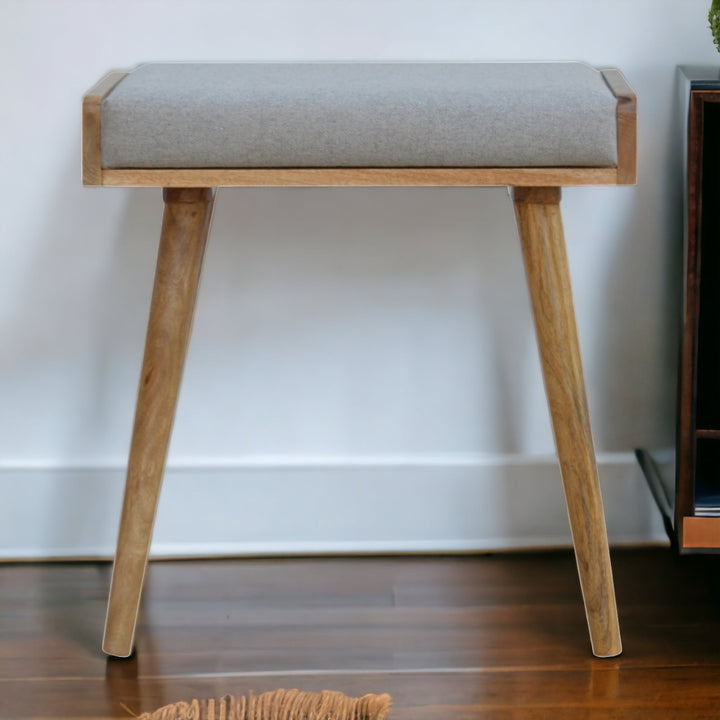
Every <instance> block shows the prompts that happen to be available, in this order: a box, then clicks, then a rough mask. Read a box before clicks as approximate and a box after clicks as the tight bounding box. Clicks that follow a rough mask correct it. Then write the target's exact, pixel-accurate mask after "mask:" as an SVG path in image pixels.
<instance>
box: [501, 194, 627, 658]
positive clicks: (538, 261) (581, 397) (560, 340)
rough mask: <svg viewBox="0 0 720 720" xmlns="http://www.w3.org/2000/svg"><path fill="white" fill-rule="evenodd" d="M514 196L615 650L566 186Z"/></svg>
mask: <svg viewBox="0 0 720 720" xmlns="http://www.w3.org/2000/svg"><path fill="white" fill-rule="evenodd" d="M513 200H514V203H515V214H516V217H517V223H518V230H519V232H520V239H521V242H522V247H523V255H524V259H525V271H526V273H527V279H528V286H529V289H530V297H531V300H532V306H533V313H534V317H535V329H536V332H537V339H538V347H539V350H540V360H541V363H542V369H543V376H544V379H545V391H546V393H547V398H548V404H549V406H550V415H551V417H552V424H553V431H554V434H555V444H556V447H557V452H558V456H559V459H560V471H561V474H562V478H563V484H564V486H565V497H566V500H567V506H568V514H569V516H570V527H571V530H572V537H573V544H574V546H575V557H576V559H577V565H578V573H579V575H580V586H581V588H582V593H583V601H584V603H585V612H586V614H587V621H588V627H589V630H590V642H591V643H592V648H593V653H594V654H595V655H597V656H598V657H613V656H615V655H619V654H620V653H621V652H622V645H621V642H620V629H619V626H618V618H617V607H616V604H615V590H614V587H613V578H612V569H611V567H610V554H609V552H608V541H607V531H606V528H605V515H604V513H603V506H602V497H601V495H600V485H599V482H598V474H597V465H596V463H595V451H594V449H593V441H592V435H591V432H590V419H589V416H588V408H587V400H586V396H585V382H584V379H583V371H582V363H581V360H580V347H579V343H578V337H577V329H576V325H575V311H574V309H573V300H572V291H571V288H570V274H569V271H568V263H567V255H566V251H565V238H564V235H563V227H562V218H561V216H560V188H515V189H514V191H513Z"/></svg>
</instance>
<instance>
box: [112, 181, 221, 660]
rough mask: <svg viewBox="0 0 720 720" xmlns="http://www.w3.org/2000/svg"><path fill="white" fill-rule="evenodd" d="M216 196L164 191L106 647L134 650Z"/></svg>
mask: <svg viewBox="0 0 720 720" xmlns="http://www.w3.org/2000/svg"><path fill="white" fill-rule="evenodd" d="M214 194H215V191H214V190H212V189H208V188H193V189H174V188H173V189H165V190H164V193H163V199H164V201H165V213H164V216H163V225H162V234H161V237H160V250H159V253H158V260H157V268H156V271H155V285H154V289H153V296H152V303H151V306H150V319H149V321H148V329H147V337H146V340H145V356H144V358H143V365H142V372H141V375H140V387H139V390H138V398H137V406H136V409H135V424H134V426H133V435H132V444H131V447H130V458H129V461H128V471H127V480H126V483H125V499H124V501H123V509H122V517H121V520H120V532H119V536H118V544H117V552H116V555H115V565H114V567H113V576H112V583H111V586H110V600H109V603H108V612H107V620H106V623H105V638H104V640H103V650H104V651H105V652H106V653H108V654H109V655H115V656H117V657H128V656H129V655H130V654H131V653H132V648H133V639H134V635H135V624H136V621H137V615H138V609H139V605H140V594H141V592H142V586H143V580H144V577H145V567H146V565H147V558H148V552H149V549H150V540H151V537H152V530H153V524H154V522H155V511H156V509H157V501H158V496H159V493H160V485H161V483H162V476H163V471H164V469H165V459H166V457H167V449H168V444H169V442H170V433H171V430H172V424H173V419H174V416H175V406H176V404H177V397H178V391H179V389H180V380H181V378H182V372H183V367H184V364H185V355H186V351H187V345H188V340H189V338H190V330H191V326H192V317H193V310H194V307H195V297H196V295H197V288H198V282H199V280H200V269H201V267H202V259H203V253H204V251H205V242H206V240H207V234H208V229H209V227H210V217H211V215H212V207H213V198H214Z"/></svg>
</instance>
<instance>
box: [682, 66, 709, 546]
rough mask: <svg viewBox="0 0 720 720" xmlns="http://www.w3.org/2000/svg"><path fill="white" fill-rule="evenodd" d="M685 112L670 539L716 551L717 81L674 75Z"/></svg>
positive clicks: (694, 73) (701, 74)
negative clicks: (682, 274)
mask: <svg viewBox="0 0 720 720" xmlns="http://www.w3.org/2000/svg"><path fill="white" fill-rule="evenodd" d="M680 79H681V81H682V82H681V86H682V94H683V105H684V108H685V113H684V119H685V122H686V125H685V136H684V139H685V168H686V174H685V234H684V260H685V285H684V307H683V310H684V313H683V333H682V352H681V360H680V374H679V393H678V397H679V404H678V435H677V437H678V443H677V453H676V457H677V464H676V487H675V489H676V497H675V518H674V520H675V522H674V532H675V537H676V540H677V544H678V548H679V549H680V551H681V552H682V551H685V552H698V551H717V550H720V203H719V202H718V201H717V198H720V75H719V74H718V69H717V68H699V67H686V68H681V69H680Z"/></svg>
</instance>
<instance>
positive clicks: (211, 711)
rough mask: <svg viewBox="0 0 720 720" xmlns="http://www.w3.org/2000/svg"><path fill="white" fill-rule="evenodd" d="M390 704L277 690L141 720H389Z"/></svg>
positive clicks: (180, 707)
mask: <svg viewBox="0 0 720 720" xmlns="http://www.w3.org/2000/svg"><path fill="white" fill-rule="evenodd" d="M390 703H391V698H390V696H389V695H364V696H363V697H360V698H351V697H348V696H347V695H344V694H343V693H341V692H335V691H333V690H323V691H322V692H319V693H317V692H304V691H302V690H273V691H272V692H266V693H263V694H262V695H253V694H252V693H250V694H248V695H247V696H245V695H241V696H240V697H235V696H233V695H226V696H225V697H223V698H220V699H219V700H215V699H210V700H197V699H195V700H192V701H190V702H189V703H187V702H179V703H173V704H172V705H166V706H165V707H161V708H160V709H159V710H155V712H152V713H144V714H143V715H140V717H139V718H138V720H386V718H387V716H388V713H389V712H390Z"/></svg>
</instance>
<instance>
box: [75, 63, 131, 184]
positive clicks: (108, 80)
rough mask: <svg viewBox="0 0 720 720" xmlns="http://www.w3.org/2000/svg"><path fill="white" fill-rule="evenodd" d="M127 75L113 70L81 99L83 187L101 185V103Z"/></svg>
mask: <svg viewBox="0 0 720 720" xmlns="http://www.w3.org/2000/svg"><path fill="white" fill-rule="evenodd" d="M126 75H127V73H126V72H122V71H118V70H113V71H112V72H109V73H108V74H107V75H105V76H104V77H103V78H102V79H101V80H99V81H98V82H97V84H96V85H94V86H93V87H92V88H91V89H90V90H89V91H88V92H87V93H86V94H85V97H83V110H82V148H83V159H82V179H83V184H84V185H102V184H103V183H102V172H103V170H102V147H101V144H100V138H101V116H102V112H101V110H102V101H103V100H104V99H105V98H106V97H107V96H108V95H109V94H110V92H111V91H112V89H113V88H114V87H115V86H116V85H117V84H118V83H119V82H120V81H121V80H122V79H123V78H124V77H125V76H126Z"/></svg>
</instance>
